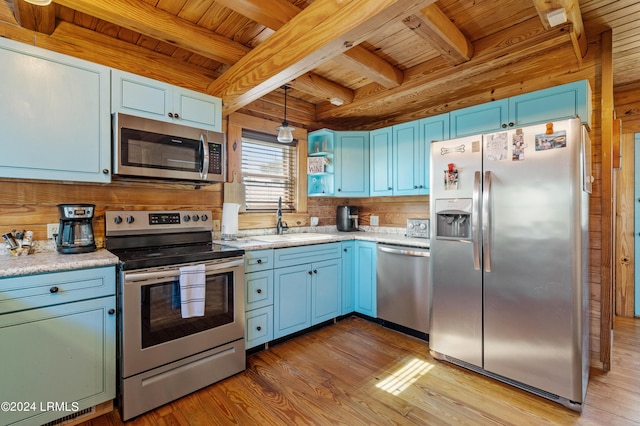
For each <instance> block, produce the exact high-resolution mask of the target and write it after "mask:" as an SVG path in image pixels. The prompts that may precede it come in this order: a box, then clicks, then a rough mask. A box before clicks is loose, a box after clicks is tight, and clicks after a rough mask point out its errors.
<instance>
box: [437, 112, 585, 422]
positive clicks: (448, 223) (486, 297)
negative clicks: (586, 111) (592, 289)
mask: <svg viewBox="0 0 640 426" xmlns="http://www.w3.org/2000/svg"><path fill="white" fill-rule="evenodd" d="M591 182H592V177H591V148H590V140H589V138H588V134H587V132H586V131H585V129H584V128H583V126H582V124H581V122H580V119H579V118H573V119H570V120H564V121H558V122H554V123H547V124H542V125H536V126H530V127H523V128H514V129H509V130H505V131H500V132H497V133H492V134H485V135H477V136H470V137H463V138H459V139H452V140H447V141H440V142H433V143H432V144H431V196H430V209H431V223H432V226H431V228H432V231H431V274H432V276H431V280H432V281H431V282H432V299H431V301H432V302H431V303H432V306H431V328H430V333H429V346H430V349H431V352H432V355H433V356H434V357H435V358H437V359H441V360H446V361H449V362H452V363H455V364H457V365H461V366H463V367H466V368H468V369H471V370H474V371H477V372H480V373H482V374H485V375H488V376H491V377H493V378H496V379H498V380H501V381H504V382H507V383H509V384H512V385H514V386H517V387H520V388H522V389H525V390H528V391H530V392H533V393H536V394H538V395H540V396H543V397H545V398H549V399H551V400H554V401H556V402H559V403H561V404H563V405H565V406H567V407H569V408H571V409H573V410H576V411H580V410H581V408H582V403H583V401H584V396H585V393H586V387H587V381H588V371H589V288H588V259H589V257H588V256H589V255H588V225H589V222H588V218H589V193H590V191H591Z"/></svg>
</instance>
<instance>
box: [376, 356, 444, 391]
mask: <svg viewBox="0 0 640 426" xmlns="http://www.w3.org/2000/svg"><path fill="white" fill-rule="evenodd" d="M432 368H433V364H430V363H428V362H426V361H422V360H419V359H417V358H414V359H413V360H411V361H410V362H409V363H407V365H405V366H404V367H402V368H400V369H399V370H398V371H396V372H395V373H392V374H391V375H390V376H389V377H387V378H386V379H383V380H382V381H380V383H378V384H377V385H376V387H377V388H379V389H382V390H383V391H386V392H389V393H390V394H392V395H399V394H400V393H402V391H404V390H405V389H407V388H408V387H409V386H411V385H412V384H413V383H415V381H416V380H418V379H419V378H420V376H423V375H425V374H426V373H427V372H428V371H429V370H431V369H432Z"/></svg>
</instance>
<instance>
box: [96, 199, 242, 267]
mask: <svg viewBox="0 0 640 426" xmlns="http://www.w3.org/2000/svg"><path fill="white" fill-rule="evenodd" d="M105 218H106V236H107V238H106V242H105V245H106V248H107V250H109V251H111V252H112V253H113V254H115V255H116V256H118V258H119V259H120V268H121V269H122V270H133V269H144V268H152V267H157V266H167V265H177V264H182V263H191V262H203V261H208V260H216V259H223V258H227V257H236V256H242V255H244V250H243V249H238V248H235V247H229V246H226V245H223V244H214V243H212V241H211V227H212V220H211V212H208V211H193V210H181V211H107V212H106V213H105Z"/></svg>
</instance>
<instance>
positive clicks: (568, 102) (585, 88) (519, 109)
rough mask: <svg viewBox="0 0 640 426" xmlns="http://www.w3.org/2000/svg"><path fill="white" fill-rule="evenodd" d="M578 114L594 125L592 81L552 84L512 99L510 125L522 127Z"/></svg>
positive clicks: (510, 102) (587, 123) (583, 119)
mask: <svg viewBox="0 0 640 426" xmlns="http://www.w3.org/2000/svg"><path fill="white" fill-rule="evenodd" d="M576 115H577V116H579V117H580V118H581V120H582V122H583V123H584V124H586V125H588V126H589V127H591V115H592V102H591V85H590V84H589V80H580V81H575V82H573V83H568V84H563V85H560V86H555V87H550V88H548V89H544V90H538V91H536V92H532V93H526V94H524V95H519V96H514V97H512V98H510V99H509V120H510V121H509V123H508V125H509V126H512V127H513V126H515V127H521V126H526V125H530V124H538V123H544V122H547V121H556V120H563V119H566V118H571V117H573V116H576Z"/></svg>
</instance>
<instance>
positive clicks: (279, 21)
mask: <svg viewBox="0 0 640 426" xmlns="http://www.w3.org/2000/svg"><path fill="white" fill-rule="evenodd" d="M216 3H218V4H221V5H223V6H225V7H227V8H229V9H231V10H233V11H234V12H237V13H239V14H241V15H243V16H246V17H247V18H249V19H251V20H253V21H255V22H257V23H259V24H262V25H264V26H265V27H267V28H271V29H272V30H278V29H280V28H281V27H282V26H283V25H285V24H286V23H287V22H289V21H290V20H291V19H293V18H294V17H295V16H296V15H297V14H298V13H300V12H301V11H302V9H300V8H298V7H297V6H295V5H294V4H292V3H289V2H288V1H286V0H270V1H264V0H216ZM334 61H336V62H338V63H340V64H341V65H342V66H344V67H346V68H349V69H351V70H352V71H355V72H357V73H359V74H361V75H363V76H365V77H367V78H368V79H370V80H371V81H374V82H376V83H378V84H380V85H382V86H384V87H387V88H391V87H398V86H399V85H400V84H402V81H403V79H404V75H403V73H402V71H401V70H400V69H398V68H396V67H394V66H393V65H391V64H390V63H389V62H387V61H385V60H384V59H382V58H381V57H379V56H377V55H376V54H374V53H372V52H370V51H368V50H367V49H365V48H364V47H362V46H354V47H353V48H351V49H349V50H347V51H345V52H344V54H343V55H338V56H336V57H335V58H334ZM300 90H302V89H300ZM309 94H311V95H314V96H315V93H309ZM320 97H321V98H322V97H325V96H320ZM343 101H345V103H347V102H348V101H347V100H346V99H343Z"/></svg>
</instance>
